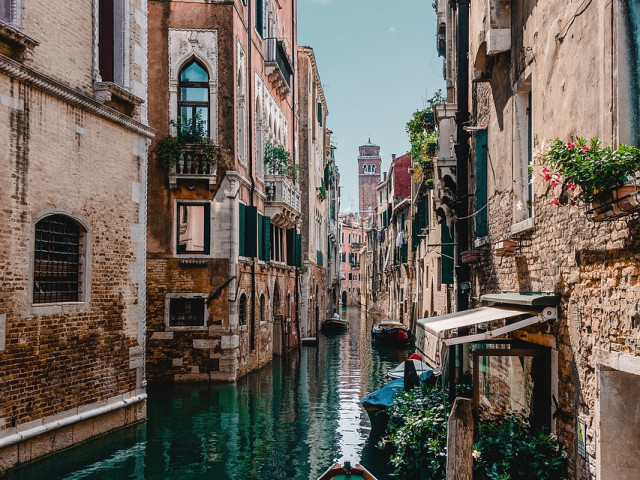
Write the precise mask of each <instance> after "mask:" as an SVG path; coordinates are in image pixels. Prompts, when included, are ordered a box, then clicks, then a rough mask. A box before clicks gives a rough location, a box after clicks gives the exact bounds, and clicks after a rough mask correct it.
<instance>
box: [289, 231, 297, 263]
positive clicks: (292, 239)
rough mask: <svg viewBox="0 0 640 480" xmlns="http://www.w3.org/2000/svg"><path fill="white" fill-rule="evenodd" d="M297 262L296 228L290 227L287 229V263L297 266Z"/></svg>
mask: <svg viewBox="0 0 640 480" xmlns="http://www.w3.org/2000/svg"><path fill="white" fill-rule="evenodd" d="M295 264H296V230H295V228H290V229H288V230H287V265H290V266H292V267H293V266H295Z"/></svg>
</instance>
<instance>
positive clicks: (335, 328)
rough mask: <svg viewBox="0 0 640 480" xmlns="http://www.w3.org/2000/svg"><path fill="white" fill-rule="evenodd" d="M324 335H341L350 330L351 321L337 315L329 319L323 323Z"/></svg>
mask: <svg viewBox="0 0 640 480" xmlns="http://www.w3.org/2000/svg"><path fill="white" fill-rule="evenodd" d="M321 328H322V333H325V334H326V333H340V332H346V331H347V330H349V320H346V319H344V318H341V317H340V315H338V314H337V313H335V314H334V315H333V317H329V318H327V319H326V320H325V321H324V322H322V327H321Z"/></svg>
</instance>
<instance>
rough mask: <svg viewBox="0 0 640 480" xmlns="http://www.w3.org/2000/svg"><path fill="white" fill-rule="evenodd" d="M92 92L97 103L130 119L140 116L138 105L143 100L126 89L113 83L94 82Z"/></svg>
mask: <svg viewBox="0 0 640 480" xmlns="http://www.w3.org/2000/svg"><path fill="white" fill-rule="evenodd" d="M93 91H94V92H95V95H96V100H97V101H98V102H100V103H103V104H105V105H107V106H109V107H112V108H113V109H115V110H118V111H119V112H120V113H124V114H125V115H128V116H130V117H137V116H139V115H140V105H142V103H143V102H144V100H142V99H141V98H139V97H136V96H135V95H134V94H133V93H131V92H130V91H129V90H127V89H126V88H124V87H121V86H120V85H117V84H115V83H113V82H94V84H93Z"/></svg>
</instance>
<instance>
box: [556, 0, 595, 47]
mask: <svg viewBox="0 0 640 480" xmlns="http://www.w3.org/2000/svg"><path fill="white" fill-rule="evenodd" d="M592 2H593V0H584V1H583V2H582V4H581V5H580V6H579V7H578V9H577V10H576V13H574V14H573V16H572V17H571V18H570V19H569V21H568V22H567V24H566V25H565V26H564V27H562V28H561V29H560V31H559V32H558V33H556V40H558V41H559V42H560V43H562V42H563V41H564V39H565V37H566V36H567V34H568V33H569V29H570V28H571V26H572V25H573V22H575V20H576V18H578V17H579V16H580V15H582V14H583V13H584V12H586V10H587V8H589V6H590V5H591V3H592ZM563 31H564V34H563Z"/></svg>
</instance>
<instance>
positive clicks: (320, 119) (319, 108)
mask: <svg viewBox="0 0 640 480" xmlns="http://www.w3.org/2000/svg"><path fill="white" fill-rule="evenodd" d="M318 123H319V124H320V126H322V103H320V102H318Z"/></svg>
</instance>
